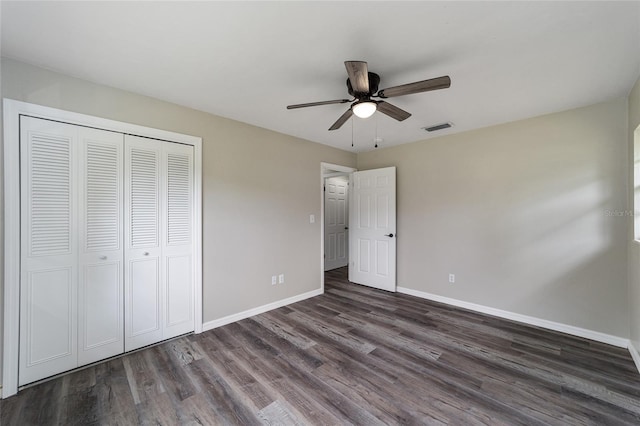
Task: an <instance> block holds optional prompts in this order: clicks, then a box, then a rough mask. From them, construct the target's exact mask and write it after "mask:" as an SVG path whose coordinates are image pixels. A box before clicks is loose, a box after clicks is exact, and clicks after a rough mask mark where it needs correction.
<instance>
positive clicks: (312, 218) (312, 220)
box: [309, 214, 316, 223]
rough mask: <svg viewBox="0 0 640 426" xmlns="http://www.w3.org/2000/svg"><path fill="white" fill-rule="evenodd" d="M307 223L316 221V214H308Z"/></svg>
mask: <svg viewBox="0 0 640 426" xmlns="http://www.w3.org/2000/svg"><path fill="white" fill-rule="evenodd" d="M309 223H316V215H314V214H310V215H309Z"/></svg>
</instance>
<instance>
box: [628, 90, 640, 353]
mask: <svg viewBox="0 0 640 426" xmlns="http://www.w3.org/2000/svg"><path fill="white" fill-rule="evenodd" d="M628 123H629V156H628V158H629V170H633V163H634V149H633V145H634V131H635V129H636V128H638V126H640V78H639V79H638V81H636V84H635V86H634V87H633V89H632V90H631V94H630V95H629V119H628ZM636 143H637V145H638V148H639V149H640V140H639V141H637V142H636ZM636 156H637V157H640V155H639V154H638V153H636ZM632 175H633V173H630V176H629V182H630V184H629V187H630V191H629V201H630V205H633V204H632V203H633V198H634V190H633V176H632ZM634 209H635V210H636V211H640V206H638V205H636V206H634ZM636 220H637V218H636ZM632 232H633V221H632V220H629V299H628V303H629V311H630V312H629V326H630V340H631V343H632V344H633V346H634V347H635V348H636V349H637V350H640V243H638V242H636V241H634V240H633V238H631V236H632V235H633V234H632Z"/></svg>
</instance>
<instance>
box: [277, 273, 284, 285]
mask: <svg viewBox="0 0 640 426" xmlns="http://www.w3.org/2000/svg"><path fill="white" fill-rule="evenodd" d="M278 282H279V283H280V284H284V274H280V276H279V277H278Z"/></svg>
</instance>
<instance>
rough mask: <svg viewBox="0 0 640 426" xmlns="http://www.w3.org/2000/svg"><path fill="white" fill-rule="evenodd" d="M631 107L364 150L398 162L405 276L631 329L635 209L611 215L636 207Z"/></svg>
mask: <svg viewBox="0 0 640 426" xmlns="http://www.w3.org/2000/svg"><path fill="white" fill-rule="evenodd" d="M626 116H627V101H626V99H620V100H615V101H612V102H607V103H601V104H597V105H593V106H588V107H585V108H580V109H575V110H571V111H565V112H560V113H556V114H550V115H546V116H541V117H537V118H533V119H528V120H523V121H518V122H513V123H509V124H504V125H499V126H494V127H489V128H485V129H480V130H476V131H470V132H465V133H461V134H457V135H451V136H443V137H439V138H435V139H430V140H426V141H422V142H417V143H412V144H407V145H402V146H399V147H393V148H389V149H380V150H375V151H370V152H368V153H365V154H360V155H358V169H361V170H364V169H371V168H377V167H384V166H396V167H397V168H398V171H397V173H398V175H397V178H398V183H397V188H398V193H397V194H398V195H397V196H398V207H397V211H398V228H397V231H398V253H397V255H398V285H399V286H403V287H408V288H410V289H414V290H418V291H422V292H427V293H431V294H436V295H440V296H445V297H450V298H454V299H458V300H462V301H466V302H472V303H477V304H480V305H485V306H489V307H493V308H498V309H502V310H506V311H511V312H515V313H519V314H523V315H529V316H533V317H537V318H542V319H546V320H550V321H556V322H560V323H564V324H568V325H573V326H576V327H582V328H586V329H590V330H595V331H599V332H602V333H608V334H612V335H615V336H620V337H627V336H628V334H629V331H628V317H627V315H628V309H627V303H626V297H627V257H626V256H627V254H626V250H627V249H626V247H627V239H626V236H627V233H626V230H627V225H626V223H627V218H626V217H618V216H607V211H610V212H622V213H620V214H624V212H625V211H626V210H627V193H626V188H627V172H626V170H627V164H626V158H627V142H626V141H627V124H626V122H627V119H626ZM614 214H616V213H614ZM449 273H454V274H456V283H455V284H449V283H448V274H449Z"/></svg>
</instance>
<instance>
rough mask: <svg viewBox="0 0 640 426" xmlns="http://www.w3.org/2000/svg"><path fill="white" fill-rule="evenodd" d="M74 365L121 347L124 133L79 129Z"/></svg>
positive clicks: (88, 361)
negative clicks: (75, 349) (77, 274)
mask: <svg viewBox="0 0 640 426" xmlns="http://www.w3.org/2000/svg"><path fill="white" fill-rule="evenodd" d="M78 132H79V135H80V137H79V140H80V144H79V147H80V149H79V151H80V156H79V159H80V161H79V171H80V178H79V179H78V184H79V187H80V188H79V189H80V191H79V195H80V202H79V206H80V209H79V214H78V217H79V218H80V223H79V225H80V248H79V253H80V261H79V271H78V272H79V274H80V277H79V287H78V289H79V292H78V300H79V303H78V307H79V309H78V340H79V344H80V346H79V351H78V365H85V364H89V363H92V362H96V361H99V360H101V359H105V358H109V357H111V356H114V355H117V354H120V353H122V352H123V351H124V332H123V329H124V325H123V321H124V317H123V316H124V311H123V305H124V302H123V297H124V293H123V285H124V284H123V274H124V271H123V258H124V248H123V232H124V227H123V203H122V192H123V179H122V169H123V167H122V163H123V155H122V154H123V143H124V135H123V134H122V133H116V132H107V131H104V130H97V129H91V128H87V127H80V128H79V129H78Z"/></svg>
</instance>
